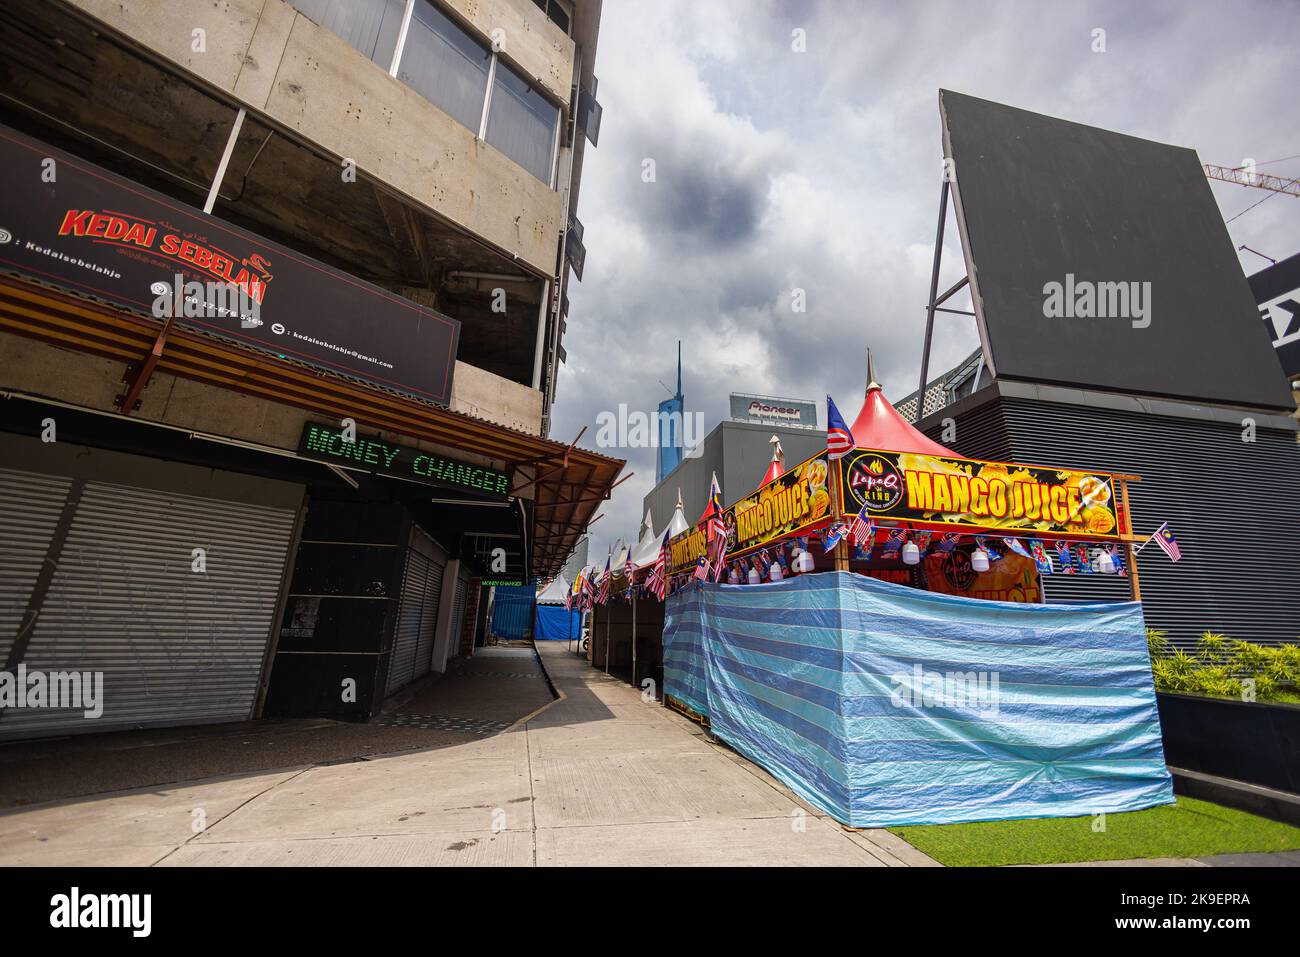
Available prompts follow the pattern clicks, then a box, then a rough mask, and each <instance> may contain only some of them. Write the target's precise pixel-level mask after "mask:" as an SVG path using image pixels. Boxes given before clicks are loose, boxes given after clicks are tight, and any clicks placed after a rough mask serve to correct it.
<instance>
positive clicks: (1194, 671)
mask: <svg viewBox="0 0 1300 957" xmlns="http://www.w3.org/2000/svg"><path fill="white" fill-rule="evenodd" d="M1147 651H1148V653H1149V654H1150V656H1151V674H1152V676H1153V678H1154V679H1155V686H1156V690H1157V691H1165V692H1170V693H1173V694H1198V695H1208V696H1210V697H1215V698H1236V699H1238V700H1241V699H1242V698H1243V697H1244V694H1245V691H1246V689H1247V688H1248V687H1250V685H1248V684H1246V682H1251V683H1253V691H1254V700H1256V701H1284V702H1290V703H1293V704H1300V690H1297V686H1300V645H1296V644H1285V645H1281V646H1279V647H1277V648H1266V647H1264V646H1262V645H1256V644H1253V643H1252V642H1249V641H1238V640H1234V639H1232V638H1229V637H1228V636H1227V635H1221V634H1218V633H1217V632H1212V631H1206V632H1204V633H1203V634H1202V635H1201V637H1200V640H1198V641H1197V643H1196V653H1195V654H1188V653H1187V652H1185V651H1183V650H1182V649H1180V648H1178V649H1173V650H1172V651H1171V650H1170V644H1169V640H1168V639H1167V638H1166V637H1165V632H1163V631H1159V630H1157V629H1154V628H1148V629H1147Z"/></svg>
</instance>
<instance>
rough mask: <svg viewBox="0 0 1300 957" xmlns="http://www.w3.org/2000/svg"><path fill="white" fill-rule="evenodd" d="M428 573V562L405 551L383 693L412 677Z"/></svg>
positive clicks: (413, 552)
mask: <svg viewBox="0 0 1300 957" xmlns="http://www.w3.org/2000/svg"><path fill="white" fill-rule="evenodd" d="M428 574H429V560H428V559H427V558H425V557H424V556H423V555H421V554H420V553H419V552H417V551H415V550H414V549H408V551H407V553H406V569H405V571H403V573H402V597H401V601H400V603H399V604H398V608H397V628H396V630H395V631H394V634H393V655H392V660H391V663H390V664H389V666H388V684H387V685H386V686H385V693H386V694H392V693H393V692H394V691H396V690H397V689H398V688H400V687H402V686H403V685H406V684H409V683H410V682H411V681H412V679H414V677H415V652H416V648H417V647H418V646H419V643H420V612H421V607H422V605H423V603H424V586H425V581H426V580H427V579H428Z"/></svg>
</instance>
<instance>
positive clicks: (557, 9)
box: [533, 0, 569, 34]
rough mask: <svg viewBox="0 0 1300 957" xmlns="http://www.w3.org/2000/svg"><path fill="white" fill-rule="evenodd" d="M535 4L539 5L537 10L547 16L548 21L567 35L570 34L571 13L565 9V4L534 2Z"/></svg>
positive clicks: (550, 1) (557, 0)
mask: <svg viewBox="0 0 1300 957" xmlns="http://www.w3.org/2000/svg"><path fill="white" fill-rule="evenodd" d="M533 3H535V4H537V9H539V10H541V11H542V12H543V13H545V14H546V16H547V19H549V20H550V21H551V22H552V23H554V24H555V25H556V26H557V27H559V28H560V29H561V30H563V31H564V32H565V33H566V34H567V33H568V32H569V11H568V10H567V9H565V7H564V4H562V3H560V2H559V0H533Z"/></svg>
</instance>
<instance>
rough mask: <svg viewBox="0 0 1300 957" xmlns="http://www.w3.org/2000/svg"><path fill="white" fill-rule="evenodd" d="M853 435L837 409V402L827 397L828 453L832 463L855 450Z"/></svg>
mask: <svg viewBox="0 0 1300 957" xmlns="http://www.w3.org/2000/svg"><path fill="white" fill-rule="evenodd" d="M853 444H854V443H853V433H852V432H850V431H849V427H848V426H847V425H845V424H844V417H843V416H842V415H840V410H839V409H837V408H835V400H834V399H832V398H831V397H830V396H829V395H828V396H827V397H826V453H827V458H829V459H830V460H831V461H832V462H834V461H836V460H838V459H842V458H844V456H845V455H847V454H848V453H849V451H850V450H852V448H853Z"/></svg>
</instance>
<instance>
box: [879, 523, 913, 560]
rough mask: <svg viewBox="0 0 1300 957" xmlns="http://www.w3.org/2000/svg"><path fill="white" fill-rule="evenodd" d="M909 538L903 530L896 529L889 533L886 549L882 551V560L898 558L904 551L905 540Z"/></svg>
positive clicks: (883, 548)
mask: <svg viewBox="0 0 1300 957" xmlns="http://www.w3.org/2000/svg"><path fill="white" fill-rule="evenodd" d="M905 538H907V532H905V531H903V529H901V528H896V529H894V530H893V531H892V532H890V533H889V537H888V538H886V539H885V544H884V547H882V548H881V550H880V557H881V558H897V557H898V553H899V552H900V551H902V550H903V540H904V539H905Z"/></svg>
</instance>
